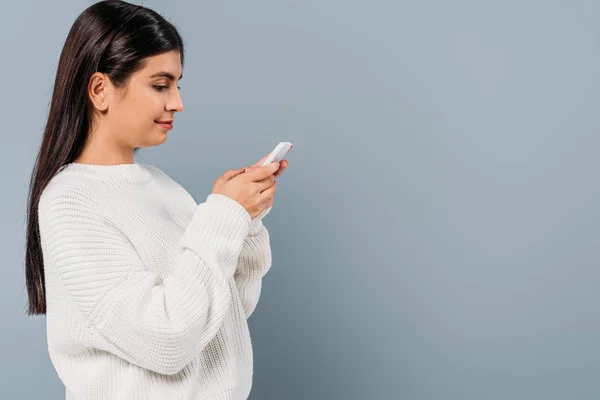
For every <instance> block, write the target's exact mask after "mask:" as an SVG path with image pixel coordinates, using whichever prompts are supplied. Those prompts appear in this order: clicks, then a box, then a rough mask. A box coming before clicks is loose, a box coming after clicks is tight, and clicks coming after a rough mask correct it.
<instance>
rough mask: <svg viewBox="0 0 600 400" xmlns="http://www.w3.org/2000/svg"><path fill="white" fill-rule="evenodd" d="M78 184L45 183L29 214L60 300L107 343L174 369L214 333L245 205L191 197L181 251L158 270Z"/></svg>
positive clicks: (150, 364) (136, 360)
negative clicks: (166, 268) (34, 214)
mask: <svg viewBox="0 0 600 400" xmlns="http://www.w3.org/2000/svg"><path fill="white" fill-rule="evenodd" d="M96 199H97V197H95V196H94V193H92V192H90V191H87V190H84V188H83V187H76V188H71V189H69V190H63V189H60V190H56V188H55V190H51V191H48V192H47V193H46V192H44V193H43V195H42V196H41V198H40V203H39V208H38V213H39V214H38V215H39V224H40V235H41V242H42V248H43V254H44V264H45V268H55V271H56V272H57V273H58V276H59V278H60V280H61V281H62V283H63V285H64V287H65V290H66V292H67V295H68V296H69V299H70V301H72V302H74V303H75V305H76V306H77V308H78V309H79V310H80V312H81V314H82V316H83V317H84V318H85V319H86V321H87V322H88V323H89V324H90V325H91V326H92V327H94V328H95V330H96V331H97V332H98V334H99V335H100V336H102V337H103V338H104V339H105V340H106V341H108V342H109V343H110V344H111V345H112V346H111V349H114V350H113V352H114V353H115V354H116V355H117V356H119V357H121V358H123V359H125V360H127V361H128V362H131V363H133V364H136V365H138V366H140V367H142V368H145V369H149V370H152V371H154V372H157V373H161V374H169V375H170V374H174V373H177V372H179V371H180V370H181V369H183V368H184V367H185V366H186V365H187V364H188V363H189V362H191V361H192V359H193V358H194V357H196V356H197V355H198V354H199V352H200V351H201V350H202V349H203V348H204V347H205V346H206V345H207V344H208V343H209V342H210V341H211V340H212V339H213V338H214V337H215V335H216V334H217V332H218V330H219V329H220V327H221V325H222V323H223V320H224V317H225V315H226V313H227V311H228V309H229V306H230V302H231V292H230V289H229V285H228V283H227V281H228V278H230V277H232V276H233V274H234V272H235V266H236V261H237V259H238V257H239V254H240V252H241V250H242V246H243V243H244V239H245V237H246V235H247V233H248V229H249V223H250V221H251V218H250V215H249V214H248V213H247V212H246V210H245V209H244V208H243V207H242V206H241V205H240V204H239V203H237V202H236V201H234V200H232V199H230V198H229V197H226V196H223V195H218V194H211V195H209V196H208V198H207V199H206V201H205V202H203V203H200V204H198V205H197V207H196V209H195V211H194V214H193V217H192V219H191V221H190V223H189V225H188V226H187V227H186V230H185V232H184V235H183V237H182V239H181V241H180V245H181V246H182V250H183V252H182V256H181V257H180V259H179V260H178V263H177V265H175V266H174V268H173V269H172V273H171V274H170V275H168V276H166V277H162V278H161V277H159V276H158V275H157V274H156V273H154V272H151V271H149V270H148V269H147V268H146V267H145V266H144V265H143V263H142V261H141V259H140V257H139V256H138V254H137V252H136V250H135V248H134V247H133V245H132V243H131V242H130V241H129V239H128V238H127V237H126V236H125V235H124V234H123V232H122V231H121V230H119V229H118V228H117V227H116V226H114V224H111V223H110V222H109V220H108V219H107V218H106V215H105V212H101V209H100V208H98V206H97V205H98V202H97V201H96Z"/></svg>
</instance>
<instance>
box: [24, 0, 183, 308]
mask: <svg viewBox="0 0 600 400" xmlns="http://www.w3.org/2000/svg"><path fill="white" fill-rule="evenodd" d="M172 50H175V51H178V52H179V54H180V57H181V65H182V66H183V59H184V52H183V40H182V39H181V37H180V36H179V33H178V32H177V30H176V29H175V27H174V26H173V25H172V24H171V23H170V22H168V21H167V20H165V19H164V18H163V17H162V16H160V15H159V14H158V13H156V12H155V11H153V10H150V9H148V8H146V7H142V6H138V5H134V4H130V3H127V2H125V1H118V0H107V1H100V2H98V3H95V4H93V5H91V6H90V7H88V8H87V9H86V10H84V11H83V12H82V13H81V15H79V17H77V19H76V20H75V22H74V23H73V26H72V27H71V30H70V31H69V34H68V35H67V38H66V41H65V44H64V46H63V49H62V52H61V54H60V59H59V62H58V69H57V72H56V79H55V81H54V91H53V93H52V101H51V103H50V111H49V115H48V121H47V123H46V127H45V131H44V137H43V139H42V143H41V145H40V150H39V153H38V155H37V158H36V161H35V165H34V167H33V171H32V174H31V180H30V183H29V197H28V205H27V237H26V241H27V244H26V250H25V275H26V285H27V293H28V297H29V305H28V309H27V314H28V315H37V314H46V290H45V281H44V279H45V278H44V277H45V275H44V262H43V257H42V248H41V242H40V234H39V225H38V213H37V210H38V203H39V200H40V196H41V194H42V191H43V190H44V188H45V187H46V185H47V184H48V183H49V182H50V180H51V179H52V178H53V177H54V176H55V175H56V173H57V172H58V171H59V170H60V168H61V167H62V166H64V165H65V164H68V163H70V162H73V161H74V160H75V159H76V158H77V157H78V156H79V154H80V153H81V151H82V150H83V145H84V144H85V142H86V140H87V137H88V135H89V130H90V123H91V118H92V103H91V100H90V98H89V96H88V90H87V88H88V83H89V80H90V78H91V76H92V74H93V73H94V72H102V73H105V74H106V75H107V76H108V77H109V78H110V80H111V82H112V83H113V84H114V85H115V86H116V87H118V88H122V87H125V86H126V85H127V84H128V82H129V79H130V77H131V75H132V74H133V73H135V72H136V71H138V70H140V69H141V68H143V67H144V65H145V62H144V59H145V58H146V57H149V56H153V55H158V54H162V53H165V52H168V51H172ZM137 150H138V148H136V149H135V150H134V151H133V153H134V154H135V153H136V151H137Z"/></svg>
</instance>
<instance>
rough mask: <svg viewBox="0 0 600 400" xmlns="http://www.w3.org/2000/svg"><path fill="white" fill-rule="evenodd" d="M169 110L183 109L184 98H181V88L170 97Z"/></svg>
mask: <svg viewBox="0 0 600 400" xmlns="http://www.w3.org/2000/svg"><path fill="white" fill-rule="evenodd" d="M167 111H183V100H182V99H181V94H180V93H179V89H177V90H176V91H175V93H174V94H173V95H171V96H170V97H169V101H168V102H167Z"/></svg>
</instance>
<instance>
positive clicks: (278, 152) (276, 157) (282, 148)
mask: <svg viewBox="0 0 600 400" xmlns="http://www.w3.org/2000/svg"><path fill="white" fill-rule="evenodd" d="M292 147H294V145H293V144H291V143H290V142H279V144H278V145H277V146H275V149H273V151H272V152H271V154H269V157H267V159H266V160H265V162H263V163H262V165H261V167H264V166H265V165H267V164H270V163H272V162H273V161H281V160H283V157H285V155H286V154H287V152H288V151H290V150H291V148H292Z"/></svg>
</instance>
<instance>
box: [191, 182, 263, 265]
mask: <svg viewBox="0 0 600 400" xmlns="http://www.w3.org/2000/svg"><path fill="white" fill-rule="evenodd" d="M251 221H252V219H251V217H250V214H248V212H247V211H246V209H245V208H244V207H243V206H242V205H241V204H240V203H238V202H237V201H235V200H233V199H231V198H230V197H227V196H225V195H222V194H215V193H211V194H210V195H209V196H208V197H207V199H206V201H205V202H203V203H200V204H198V206H197V207H196V211H195V212H194V215H193V217H192V220H191V221H190V223H189V225H188V226H187V228H186V230H185V232H184V234H183V237H182V239H181V242H180V244H181V245H182V246H185V247H188V248H189V249H191V250H193V251H194V252H195V253H196V254H198V255H199V256H200V258H202V259H203V260H204V261H205V262H207V263H211V264H213V265H217V266H219V267H220V268H222V269H223V272H224V274H225V275H226V276H228V277H229V276H233V272H234V271H235V267H236V264H237V259H238V257H239V255H240V252H241V251H242V248H243V245H244V240H245V239H246V236H247V235H248V232H249V230H250V222H251Z"/></svg>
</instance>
